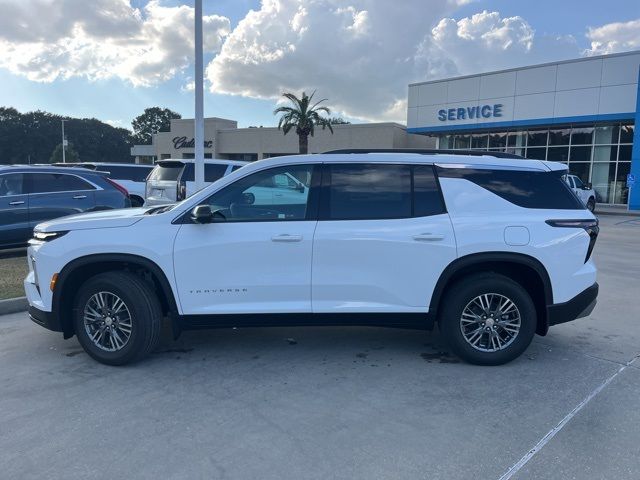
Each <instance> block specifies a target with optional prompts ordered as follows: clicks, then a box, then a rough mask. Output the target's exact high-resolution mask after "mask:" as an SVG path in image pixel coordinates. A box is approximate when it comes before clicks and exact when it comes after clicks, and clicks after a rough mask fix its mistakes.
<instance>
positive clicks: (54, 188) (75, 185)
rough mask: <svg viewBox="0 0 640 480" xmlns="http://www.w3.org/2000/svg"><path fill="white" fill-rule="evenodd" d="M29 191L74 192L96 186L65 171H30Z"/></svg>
mask: <svg viewBox="0 0 640 480" xmlns="http://www.w3.org/2000/svg"><path fill="white" fill-rule="evenodd" d="M27 185H28V188H29V193H55V192H74V191H79V190H95V187H94V186H93V185H91V184H90V183H88V182H86V181H85V180H83V179H82V178H80V177H76V176H75V175H67V174H65V173H29V174H27Z"/></svg>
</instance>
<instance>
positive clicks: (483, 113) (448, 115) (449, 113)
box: [438, 103, 504, 122]
mask: <svg viewBox="0 0 640 480" xmlns="http://www.w3.org/2000/svg"><path fill="white" fill-rule="evenodd" d="M503 106H504V105H503V104H502V103H494V104H487V105H475V106H472V107H454V108H446V109H445V108H443V109H441V110H438V120H440V121H441V122H446V121H447V120H448V121H450V122H451V121H457V120H474V119H476V118H496V117H501V116H502V108H503Z"/></svg>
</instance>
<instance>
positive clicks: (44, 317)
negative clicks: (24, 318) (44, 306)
mask: <svg viewBox="0 0 640 480" xmlns="http://www.w3.org/2000/svg"><path fill="white" fill-rule="evenodd" d="M29 318H31V320H33V321H34V322H35V323H37V324H38V325H40V326H41V327H44V328H48V329H49V330H53V331H54V332H62V325H60V320H59V319H58V316H57V315H55V314H54V313H53V312H44V311H42V310H38V309H37V308H36V307H34V306H30V307H29Z"/></svg>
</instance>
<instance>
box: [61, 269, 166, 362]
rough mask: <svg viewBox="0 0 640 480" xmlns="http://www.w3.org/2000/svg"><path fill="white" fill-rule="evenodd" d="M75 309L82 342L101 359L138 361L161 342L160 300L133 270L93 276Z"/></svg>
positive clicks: (107, 360) (91, 353) (93, 356)
mask: <svg viewBox="0 0 640 480" xmlns="http://www.w3.org/2000/svg"><path fill="white" fill-rule="evenodd" d="M73 311H74V326H75V331H76V335H77V336H78V341H79V342H80V345H82V348H84V350H85V351H86V352H87V354H89V356H91V357H92V358H94V359H95V360H97V361H99V362H101V363H105V364H107V365H124V364H126V363H131V362H135V361H137V360H140V359H141V358H143V357H144V356H146V355H147V354H148V353H149V352H151V351H152V350H153V349H154V348H155V346H156V345H157V344H158V341H159V338H160V328H161V323H162V311H161V309H160V302H159V301H158V298H157V296H156V294H155V292H154V291H153V289H152V288H151V287H150V286H149V285H147V284H146V283H145V282H144V280H142V279H141V278H140V277H138V276H136V275H134V274H132V273H129V272H105V273H101V274H99V275H96V276H95V277H92V278H90V279H89V280H88V281H87V282H85V284H84V285H83V286H82V288H81V289H80V291H79V292H78V294H77V296H76V300H75V305H74V310H73Z"/></svg>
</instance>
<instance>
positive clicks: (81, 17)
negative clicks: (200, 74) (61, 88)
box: [0, 0, 230, 86]
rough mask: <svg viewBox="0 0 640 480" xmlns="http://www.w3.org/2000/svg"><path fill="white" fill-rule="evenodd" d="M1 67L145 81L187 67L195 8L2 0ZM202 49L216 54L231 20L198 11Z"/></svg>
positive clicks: (39, 77)
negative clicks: (201, 17)
mask: <svg viewBox="0 0 640 480" xmlns="http://www.w3.org/2000/svg"><path fill="white" fill-rule="evenodd" d="M2 9H3V15H2V17H0V67H3V68H6V69H7V70H9V71H10V72H12V73H14V74H18V75H23V76H26V77H27V78H28V79H30V80H34V81H40V82H52V81H54V80H56V79H59V78H62V79H66V78H70V77H85V78H88V79H90V80H99V79H105V78H111V77H117V78H121V79H123V80H126V81H129V82H131V83H132V84H133V85H135V86H149V85H153V84H156V83H158V82H161V81H164V80H167V79H169V78H171V77H173V76H174V75H176V74H177V73H178V72H180V71H182V70H184V69H185V68H186V67H187V66H188V65H189V64H190V63H191V61H192V58H193V21H194V20H193V8H191V7H187V6H177V7H164V6H162V5H161V4H160V3H159V1H157V0H152V1H150V2H149V3H148V4H147V5H146V6H145V7H144V8H143V9H137V8H133V7H132V6H131V4H130V1H129V0H92V1H86V0H55V1H53V0H19V1H18V0H3V6H2ZM203 25H204V28H203V30H204V33H205V36H204V39H205V52H208V53H215V52H217V51H218V50H219V49H220V46H221V45H222V41H223V39H224V37H225V36H226V35H227V34H228V33H229V31H230V23H229V19H227V18H225V17H220V16H217V15H210V16H205V17H204V18H203Z"/></svg>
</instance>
